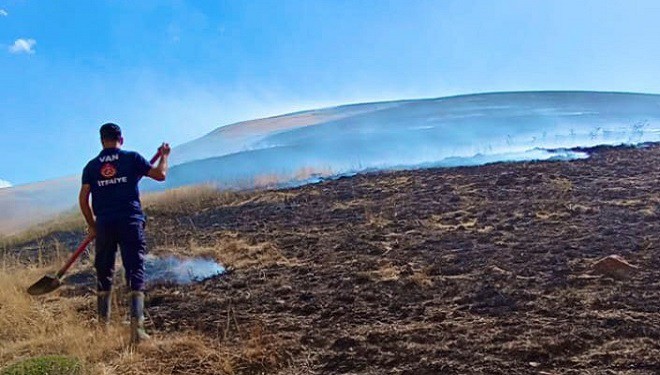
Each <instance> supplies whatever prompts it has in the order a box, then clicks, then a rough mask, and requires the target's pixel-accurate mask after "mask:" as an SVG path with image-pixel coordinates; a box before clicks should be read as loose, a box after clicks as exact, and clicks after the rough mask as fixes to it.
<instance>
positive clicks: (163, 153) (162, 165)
mask: <svg viewBox="0 0 660 375" xmlns="http://www.w3.org/2000/svg"><path fill="white" fill-rule="evenodd" d="M169 157H170V145H169V144H167V143H163V145H162V146H160V159H158V164H157V165H156V167H154V168H151V169H150V170H149V172H148V173H147V176H149V177H151V178H153V179H154V180H156V181H165V178H166V177H167V169H168V163H167V159H168V158H169Z"/></svg>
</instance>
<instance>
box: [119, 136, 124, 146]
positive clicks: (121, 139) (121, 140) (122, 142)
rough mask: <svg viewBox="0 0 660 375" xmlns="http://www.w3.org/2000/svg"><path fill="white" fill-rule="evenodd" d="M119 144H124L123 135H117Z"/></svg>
mask: <svg viewBox="0 0 660 375" xmlns="http://www.w3.org/2000/svg"><path fill="white" fill-rule="evenodd" d="M119 144H120V145H123V144H124V137H119Z"/></svg>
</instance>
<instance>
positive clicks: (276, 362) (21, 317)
mask: <svg viewBox="0 0 660 375" xmlns="http://www.w3.org/2000/svg"><path fill="white" fill-rule="evenodd" d="M250 262H251V261H248V264H249V263H250ZM47 271H49V269H48V268H44V267H30V268H25V267H21V268H19V267H13V266H12V267H5V268H2V269H0V285H2V288H0V337H2V340H0V370H1V369H2V368H4V367H6V366H10V365H12V364H14V363H17V362H19V361H22V360H26V359H29V358H34V357H40V356H45V355H63V356H67V357H70V358H76V359H78V360H80V361H81V362H82V363H83V365H84V372H85V373H86V374H91V375H115V374H183V373H185V374H236V373H242V372H243V370H244V369H263V368H278V367H281V365H280V364H281V363H282V357H281V353H280V351H279V347H278V346H277V343H276V342H275V341H273V339H272V337H269V336H268V335H267V334H266V333H265V332H264V330H263V329H262V328H261V327H260V326H258V325H255V326H252V327H249V326H248V327H241V328H242V329H241V330H240V332H236V333H233V335H234V336H233V337H223V338H222V340H220V341H219V339H213V338H210V337H206V336H202V335H201V334H200V333H196V332H178V333H176V334H168V335H167V336H160V335H159V334H158V333H157V332H156V333H155V334H154V335H153V340H152V341H151V342H149V343H146V344H144V345H141V346H140V347H139V348H137V349H135V348H132V347H130V346H129V344H128V342H127V339H128V336H129V335H128V328H127V326H126V325H125V324H123V322H121V321H120V320H121V319H120V318H118V317H121V316H125V315H126V311H125V309H126V306H125V305H123V304H121V303H116V304H115V306H114V311H113V317H114V318H115V319H114V320H113V323H112V324H111V326H110V327H109V328H108V330H107V331H103V330H102V329H100V328H98V327H97V325H96V322H95V320H94V317H95V299H94V297H93V296H90V295H88V296H85V297H63V296H60V295H58V293H57V292H55V293H53V294H51V295H47V296H44V297H32V296H29V295H28V294H27V293H26V289H27V287H28V286H29V285H30V284H32V282H34V281H35V280H38V279H39V278H40V277H41V276H43V275H44V274H46V273H47ZM228 339H229V341H228V342H227V341H226V340H228Z"/></svg>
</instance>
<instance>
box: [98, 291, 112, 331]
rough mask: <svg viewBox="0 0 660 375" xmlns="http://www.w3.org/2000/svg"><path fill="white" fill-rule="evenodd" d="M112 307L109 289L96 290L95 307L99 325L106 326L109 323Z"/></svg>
mask: <svg viewBox="0 0 660 375" xmlns="http://www.w3.org/2000/svg"><path fill="white" fill-rule="evenodd" d="M111 307H112V293H111V292H110V291H107V292H105V291H98V292H96V308H97V310H96V311H97V312H98V319H99V325H100V326H101V327H103V328H107V327H108V325H109V324H110V310H111Z"/></svg>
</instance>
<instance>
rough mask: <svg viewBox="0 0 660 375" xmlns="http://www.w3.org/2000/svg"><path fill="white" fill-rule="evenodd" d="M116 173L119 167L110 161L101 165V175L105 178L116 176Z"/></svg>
mask: <svg viewBox="0 0 660 375" xmlns="http://www.w3.org/2000/svg"><path fill="white" fill-rule="evenodd" d="M116 174H117V168H115V166H114V165H112V164H110V163H105V164H103V166H102V167H101V176H103V177H105V178H112V177H115V175H116Z"/></svg>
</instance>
